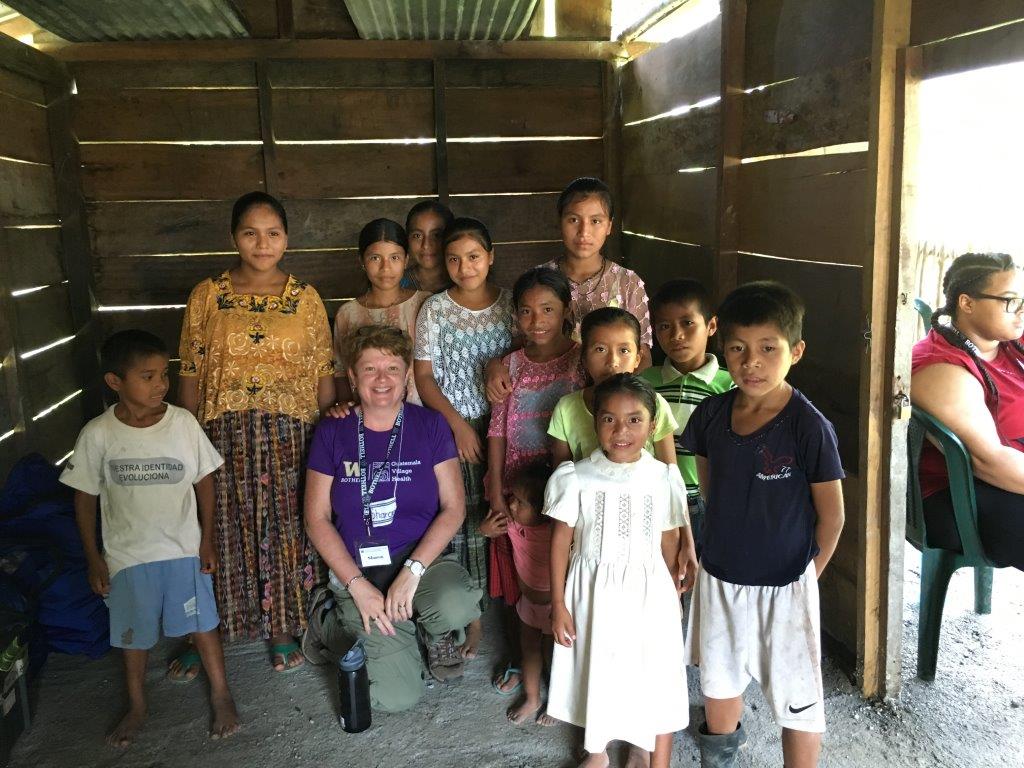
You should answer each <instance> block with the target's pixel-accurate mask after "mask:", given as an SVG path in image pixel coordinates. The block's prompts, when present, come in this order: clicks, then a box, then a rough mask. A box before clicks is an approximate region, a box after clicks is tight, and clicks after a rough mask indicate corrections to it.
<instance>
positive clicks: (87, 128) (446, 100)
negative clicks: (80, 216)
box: [72, 59, 605, 349]
mask: <svg viewBox="0 0 1024 768" xmlns="http://www.w3.org/2000/svg"><path fill="white" fill-rule="evenodd" d="M72 66H73V72H74V75H75V78H76V81H77V85H78V98H77V100H76V104H75V120H74V124H75V130H76V132H77V135H78V137H79V140H80V141H81V152H82V161H83V176H84V178H83V183H84V187H85V195H86V199H87V202H88V222H89V231H90V235H91V238H92V246H93V249H94V253H95V278H96V291H97V300H98V303H99V305H100V307H101V310H103V311H101V312H100V313H99V317H100V318H101V323H102V329H103V332H104V333H108V332H110V331H112V330H114V329H117V328H125V327H136V326H137V327H143V328H148V329H151V330H153V331H154V332H156V333H159V334H160V335H161V336H162V337H163V338H165V339H166V340H167V342H168V343H169V344H172V345H173V348H174V349H177V344H178V334H179V329H180V323H181V317H182V308H181V305H183V304H184V303H185V301H186V299H187V296H188V292H189V289H190V288H191V287H192V286H193V285H194V284H195V283H197V282H198V281H199V280H201V279H202V278H204V277H207V276H210V275H214V274H216V273H218V272H219V271H220V270H222V269H224V268H225V267H226V266H228V265H230V264H231V263H233V262H234V258H235V257H234V251H233V249H232V243H231V238H230V233H229V231H228V230H229V218H230V208H231V203H232V201H233V199H234V198H235V197H237V196H238V195H239V194H242V193H243V192H247V191H249V190H252V189H266V190H268V191H270V192H271V193H273V194H276V195H278V196H280V197H281V198H282V199H283V201H284V203H285V206H286V208H287V210H288V214H289V224H290V233H289V252H288V254H287V256H286V259H285V266H286V268H287V269H288V270H290V271H292V272H293V273H294V274H296V275H297V276H299V277H300V278H301V279H304V280H307V281H309V282H310V283H312V284H313V285H314V286H315V287H316V288H317V289H318V291H319V292H320V294H321V295H322V296H323V297H324V299H325V300H326V301H327V304H328V311H329V312H330V313H332V314H333V311H334V310H335V309H336V307H337V306H338V305H339V304H340V303H341V302H342V301H344V300H347V299H349V298H351V297H353V296H354V295H356V294H357V293H358V292H361V290H362V287H361V286H362V285H363V283H362V278H361V277H360V274H361V273H360V271H359V266H358V260H357V254H356V251H355V246H356V241H357V238H358V233H359V230H360V228H361V227H362V226H363V224H365V223H366V222H368V221H369V220H371V219H373V218H376V217H379V216H386V217H389V218H393V219H395V220H398V221H400V222H403V223H404V220H405V214H406V211H407V210H408V209H409V207H410V206H411V205H412V204H414V203H415V202H416V201H417V200H419V199H423V198H427V197H432V196H434V195H436V194H437V192H438V190H439V189H445V190H448V191H449V192H450V199H449V202H450V204H451V206H452V208H453V209H454V210H455V212H456V214H460V215H471V216H476V217H478V218H480V219H482V220H483V221H484V222H485V223H486V224H488V225H489V226H490V228H491V230H492V235H493V237H494V240H495V243H496V280H497V282H499V283H500V284H504V285H510V284H511V282H512V281H513V280H514V279H515V277H516V276H517V275H518V274H519V273H520V272H522V270H523V269H525V268H526V267H529V266H532V265H534V264H537V263H539V262H541V261H543V260H547V259H550V258H553V257H554V256H556V255H557V254H558V253H559V248H558V238H559V232H558V223H557V216H556V214H555V198H556V197H557V192H558V191H559V190H560V189H561V188H562V187H563V186H564V185H565V183H566V182H567V181H568V180H570V179H571V178H573V177H575V176H579V175H585V174H599V173H600V172H601V169H602V167H603V161H604V156H603V152H604V150H603V139H602V130H603V129H602V126H603V123H602V116H603V93H602V68H603V67H604V66H605V65H604V64H603V63H602V62H599V61H515V60H508V61H490V60H458V61H447V62H444V66H439V67H435V62H433V61H430V60H417V59H402V60H397V59H396V60H375V61H369V60H351V59H336V60H302V61H277V60H271V61H266V62H254V61H235V62H228V63H218V64H205V63H188V64H167V63H145V62H137V63H136V62H131V63H120V62H119V63H101V62H87V63H75V64H74V65H72ZM435 72H440V73H442V76H443V78H444V79H443V82H437V83H435V81H434V78H435ZM438 89H443V92H442V94H440V95H443V98H442V99H435V96H436V95H438V94H435V90H438ZM435 103H439V104H442V105H444V106H443V108H444V115H443V119H441V120H438V119H437V117H438V116H436V115H435V113H434V110H435ZM439 129H440V130H441V131H443V134H444V135H443V138H444V139H445V140H446V141H445V143H444V145H445V150H446V151H445V153H444V155H443V156H442V157H445V158H446V162H442V163H441V164H440V165H439V164H438V162H437V161H438V157H437V156H436V155H435V153H436V152H437V151H438V147H439V146H440V143H439V142H436V139H437V138H438V136H437V132H438V130H439ZM555 138H557V140H552V139H555ZM439 177H441V178H440V179H439ZM439 181H440V182H442V183H439ZM147 306H148V307H152V306H156V307H157V308H156V309H152V308H145V309H144V308H143V307H147ZM111 307H116V308H118V309H116V310H115V311H109V308H111Z"/></svg>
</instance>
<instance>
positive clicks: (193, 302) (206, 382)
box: [171, 192, 335, 679]
mask: <svg viewBox="0 0 1024 768" xmlns="http://www.w3.org/2000/svg"><path fill="white" fill-rule="evenodd" d="M231 234H232V237H233V239H234V243H235V247H236V248H237V249H238V256H239V260H238V264H237V265H235V266H234V267H233V268H231V269H229V270H227V271H226V272H224V273H223V274H221V275H220V276H219V277H215V278H211V279H207V280H204V281H203V282H201V283H200V284H199V285H197V286H196V287H195V288H194V289H193V290H192V294H191V295H190V296H189V300H188V307H187V308H186V310H185V320H184V324H183V326H182V329H181V346H180V355H181V379H180V385H179V393H178V395H179V400H180V403H181V405H182V406H183V407H185V408H188V409H189V410H190V411H192V413H194V414H196V416H197V417H198V419H199V421H200V423H201V424H202V425H203V428H204V429H205V430H206V431H207V433H208V434H209V436H210V440H211V441H212V442H213V444H214V446H215V447H216V448H217V450H218V451H219V452H220V453H221V455H222V456H223V457H224V460H225V463H224V467H223V469H222V470H220V471H218V472H217V473H216V474H215V476H214V488H215V493H216V530H217V555H218V560H219V567H218V568H217V571H216V573H215V577H214V578H215V587H216V591H217V608H218V611H219V612H220V616H221V621H222V623H221V626H222V628H223V629H222V631H223V634H224V636H225V637H226V639H228V640H233V639H242V638H248V639H256V638H264V639H268V640H270V652H271V663H272V665H273V667H274V669H276V670H278V671H284V670H286V669H290V668H293V667H296V666H299V665H300V664H301V663H302V654H301V652H300V651H299V648H298V646H297V644H296V643H295V641H294V638H295V637H296V636H297V635H299V634H301V632H302V631H303V630H304V629H305V625H306V614H307V610H308V598H309V594H310V592H311V591H312V589H313V587H314V586H315V584H316V582H317V577H318V560H317V558H316V553H315V551H314V550H313V548H312V546H311V545H310V543H309V541H308V540H307V538H306V534H305V531H304V530H303V527H302V508H301V504H300V501H301V500H300V499H299V495H298V488H299V486H300V485H301V479H302V475H301V473H302V472H303V468H304V464H305V457H306V451H307V449H308V446H309V441H310V438H311V437H312V434H313V427H314V424H315V423H316V421H317V419H318V418H319V416H320V414H321V413H322V412H323V411H324V410H325V409H326V408H327V407H329V406H330V405H331V404H333V403H334V399H335V398H334V394H335V390H334V377H333V374H334V362H333V359H332V357H333V355H332V348H331V332H330V326H329V324H328V322H327V313H326V311H325V310H324V305H323V302H322V301H321V300H320V296H319V295H318V294H317V292H316V290H314V289H313V287H312V286H309V285H307V284H305V283H303V282H301V281H300V280H298V279H296V278H295V277H294V276H292V275H290V274H288V273H286V272H284V271H283V270H281V268H280V266H279V265H280V261H281V258H282V257H283V256H284V252H285V250H286V248H287V247H288V219H287V215H286V214H285V210H284V208H283V207H282V206H281V203H280V202H278V201H277V200H276V199H275V198H273V197H271V196H270V195H268V194H266V193H264V192H250V193H249V194H247V195H243V196H242V197H241V198H239V199H238V201H236V203H235V206H234V209H233V210H232V214H231ZM196 671H198V666H197V663H196V662H195V661H194V654H191V655H190V654H187V653H186V654H182V655H181V656H180V657H179V658H178V659H177V660H175V662H173V663H172V666H171V675H172V676H173V677H178V678H182V679H189V678H191V677H192V676H194V673H195V672H196Z"/></svg>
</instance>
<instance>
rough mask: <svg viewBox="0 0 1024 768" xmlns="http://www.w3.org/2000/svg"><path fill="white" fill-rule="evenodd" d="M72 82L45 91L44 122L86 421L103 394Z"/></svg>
mask: <svg viewBox="0 0 1024 768" xmlns="http://www.w3.org/2000/svg"><path fill="white" fill-rule="evenodd" d="M71 84H72V81H71V79H70V78H68V79H66V80H65V81H64V82H63V83H62V84H60V85H53V84H47V86H46V91H45V92H46V101H47V108H46V117H47V125H48V129H49V137H50V152H51V155H52V159H53V175H54V181H55V187H56V193H57V213H58V215H59V216H60V244H61V248H60V252H61V260H62V263H63V269H64V277H65V279H66V280H67V281H68V298H69V300H70V304H71V320H72V322H73V323H74V328H75V334H76V335H77V337H78V338H76V339H75V341H74V350H73V353H72V359H73V360H74V364H75V374H76V378H77V380H78V384H79V386H81V387H82V389H83V390H85V391H84V392H83V393H82V400H81V406H82V409H83V413H84V415H85V416H86V417H89V418H91V417H92V416H97V415H99V413H100V412H101V411H102V410H103V391H102V387H101V385H100V377H99V358H98V356H97V350H98V349H99V339H98V338H97V326H96V323H95V322H93V318H94V317H95V314H96V299H95V295H94V291H93V270H92V252H91V247H90V244H89V231H88V228H87V226H86V215H85V200H84V199H83V197H82V181H81V173H80V171H81V167H82V161H81V158H80V157H79V154H78V142H77V141H76V139H75V136H74V132H73V130H72V113H71V110H72V105H71V100H72V93H71Z"/></svg>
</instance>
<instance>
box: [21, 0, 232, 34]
mask: <svg viewBox="0 0 1024 768" xmlns="http://www.w3.org/2000/svg"><path fill="white" fill-rule="evenodd" d="M4 3H5V4H6V5H8V6H10V7H11V8H13V9H15V10H16V11H18V12H19V13H21V14H22V15H24V16H26V17H28V18H30V19H32V21H34V22H35V23H36V24H38V25H39V26H41V27H43V28H44V29H46V30H48V31H50V32H53V33H54V34H55V35H59V36H60V37H63V38H64V39H65V40H70V41H72V42H76V43H81V42H97V41H102V40H189V39H202V38H224V37H248V36H249V32H248V31H247V30H246V27H245V22H244V21H243V20H242V17H241V16H240V15H239V13H238V10H237V9H236V8H235V7H234V5H232V3H231V2H230V0H4Z"/></svg>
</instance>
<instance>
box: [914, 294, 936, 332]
mask: <svg viewBox="0 0 1024 768" xmlns="http://www.w3.org/2000/svg"><path fill="white" fill-rule="evenodd" d="M914 309H916V310H917V314H919V315H920V316H921V319H922V320H924V332H925V333H928V329H930V328H931V327H932V308H931V307H929V306H928V304H927V303H926V302H925V300H924V299H914Z"/></svg>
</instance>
